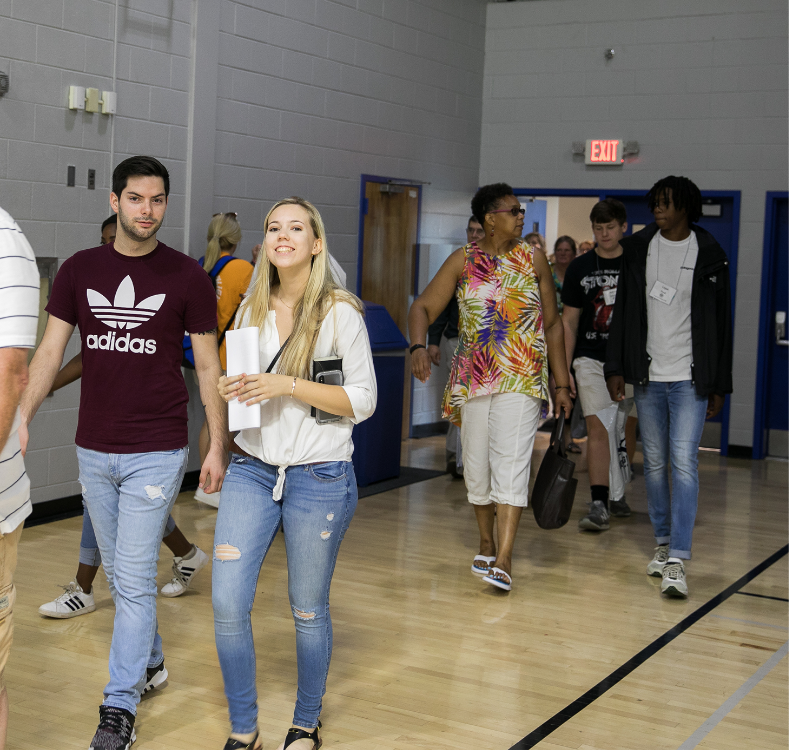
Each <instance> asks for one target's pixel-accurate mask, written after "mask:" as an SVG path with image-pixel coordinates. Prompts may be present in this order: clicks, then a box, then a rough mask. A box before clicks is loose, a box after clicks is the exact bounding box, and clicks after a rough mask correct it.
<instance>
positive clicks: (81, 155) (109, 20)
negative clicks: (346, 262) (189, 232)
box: [0, 0, 192, 502]
mask: <svg viewBox="0 0 793 750" xmlns="http://www.w3.org/2000/svg"><path fill="white" fill-rule="evenodd" d="M191 6H192V3H191V1H190V0H171V1H170V2H169V3H162V4H161V3H154V2H147V0H129V1H128V2H124V3H120V4H119V14H118V50H117V82H116V88H115V90H116V92H117V93H118V114H117V115H116V116H115V134H113V133H112V120H111V118H110V117H108V116H106V115H102V114H100V113H95V114H91V113H87V112H79V111H72V110H69V109H68V107H67V104H68V89H69V86H70V85H79V86H84V87H89V86H94V87H96V88H98V89H99V90H100V91H102V90H113V78H112V76H113V35H114V24H115V3H114V2H108V1H105V0H13V2H11V0H7V1H6V2H0V70H3V71H4V72H7V73H8V74H9V76H10V89H9V92H8V93H7V94H6V95H5V96H4V97H3V98H2V99H0V205H2V206H3V208H5V209H6V210H7V211H9V213H11V215H12V216H14V218H15V219H16V220H17V221H18V222H19V225H20V226H21V228H22V230H23V231H24V232H25V235H26V236H27V238H28V240H29V241H30V243H31V245H32V247H33V249H34V251H35V253H36V255H37V256H39V257H55V258H58V259H60V260H61V261H62V260H64V259H66V258H68V257H70V256H71V255H73V254H74V253H75V252H77V251H79V250H82V249H84V248H87V247H94V246H96V245H97V244H98V243H99V230H100V225H101V223H102V221H103V220H104V219H106V218H107V217H108V216H109V215H110V213H111V211H110V206H109V203H108V199H109V192H110V182H111V175H112V165H111V156H110V150H111V140H112V141H113V144H112V145H113V146H114V157H113V161H114V162H115V163H118V161H120V160H121V159H124V158H126V157H127V156H130V155H132V154H136V153H149V154H152V155H153V156H156V157H157V158H159V159H161V160H162V161H163V162H164V163H165V165H166V166H167V167H168V169H169V171H170V173H171V181H172V193H171V199H170V203H169V208H168V213H167V215H166V220H165V224H164V227H163V229H162V230H161V234H160V237H161V239H162V240H163V241H164V242H166V243H167V244H170V245H172V246H174V247H177V248H179V247H181V240H182V236H183V226H184V195H185V164H186V143H187V138H186V133H187V127H186V125H187V122H186V120H187V96H188V93H187V92H188V85H189V72H190V64H191V61H190V54H191V44H190V36H191V28H190V21H191ZM163 14H167V15H163ZM113 136H114V137H113ZM69 165H74V166H75V167H76V186H75V187H66V176H67V167H68V166H69ZM89 168H91V169H95V170H96V189H95V190H88V189H87V177H88V169H89ZM78 351H79V338H78V336H77V335H75V336H73V337H72V340H71V341H70V342H69V345H68V347H67V350H66V358H67V359H69V358H71V357H72V356H74V355H75V354H76V353H77V352H78ZM78 405H79V384H73V385H70V386H67V387H66V388H64V389H62V390H61V391H59V392H58V393H56V394H55V395H54V396H52V397H49V398H47V399H45V401H44V403H43V405H42V407H41V410H40V412H39V414H38V415H37V416H36V418H35V420H34V421H33V423H32V424H31V442H30V449H29V451H28V454H27V456H26V459H25V461H26V465H27V468H28V473H29V475H30V478H31V485H32V491H31V494H32V498H33V501H34V502H42V501H45V500H52V499H56V498H60V497H65V496H69V495H75V494H79V492H80V485H79V483H78V482H77V461H76V456H75V448H74V434H75V430H76V427H77V409H78Z"/></svg>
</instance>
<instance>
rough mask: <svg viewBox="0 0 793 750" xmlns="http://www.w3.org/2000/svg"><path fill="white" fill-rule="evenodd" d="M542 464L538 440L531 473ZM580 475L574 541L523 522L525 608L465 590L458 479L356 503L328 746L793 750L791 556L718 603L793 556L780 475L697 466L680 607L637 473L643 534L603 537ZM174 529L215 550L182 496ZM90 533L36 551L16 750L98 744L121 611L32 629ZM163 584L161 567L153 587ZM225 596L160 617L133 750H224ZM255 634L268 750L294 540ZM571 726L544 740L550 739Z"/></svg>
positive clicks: (202, 598) (22, 569) (181, 605)
mask: <svg viewBox="0 0 793 750" xmlns="http://www.w3.org/2000/svg"><path fill="white" fill-rule="evenodd" d="M546 445H547V437H544V436H540V437H539V438H538V440H537V445H536V447H535V456H534V457H535V459H537V458H539V457H540V456H541V454H542V451H543V450H544V448H545V446H546ZM404 446H405V447H404V453H405V455H404V457H403V463H404V462H408V463H410V464H411V465H414V466H423V467H426V468H442V467H443V450H444V448H443V441H442V439H441V438H427V439H424V440H414V441H408V442H406V443H405V444H404ZM584 459H585V455H584V456H579V457H577V459H576V460H577V462H578V466H579V473H578V477H579V491H578V497H577V501H576V507H575V509H574V511H573V518H572V520H571V522H570V523H569V524H568V525H567V526H566V527H565V528H563V529H561V530H558V531H541V530H540V529H538V528H537V526H536V524H535V523H534V519H533V517H532V516H531V514H530V512H529V513H527V514H524V516H523V520H522V524H521V528H520V530H519V533H518V540H517V545H516V553H515V560H514V570H513V572H514V587H513V591H512V592H511V593H510V594H504V593H501V592H499V591H497V590H496V589H494V588H492V587H490V586H487V585H486V584H483V583H481V582H480V581H479V580H478V579H477V578H476V577H475V576H474V575H473V574H472V573H470V572H469V568H470V565H471V561H472V559H473V556H474V554H475V553H476V551H477V540H478V537H477V533H476V528H475V524H474V518H473V513H472V511H471V509H470V507H469V506H468V503H467V502H466V500H465V490H464V486H463V483H462V482H460V481H454V480H452V479H451V478H450V477H448V476H443V477H439V478H436V479H432V480H429V481H426V482H422V483H418V484H414V485H411V486H408V487H404V488H401V489H398V490H392V491H389V492H386V493H383V494H379V495H375V496H372V497H369V498H366V499H364V500H361V502H360V504H359V506H358V511H357V513H356V516H355V519H354V520H353V524H352V526H351V528H350V531H349V532H348V534H347V538H346V539H345V541H344V544H343V545H342V549H341V554H340V557H339V562H338V566H337V569H336V575H335V578H334V584H333V591H332V608H333V610H332V611H333V624H334V631H335V644H334V646H335V648H334V654H333V663H332V665H331V672H330V677H329V680H328V689H327V695H326V697H325V702H324V708H323V712H322V719H323V724H324V730H323V737H324V740H325V747H337V748H353V749H356V750H357V749H360V750H364V748H365V749H366V750H404V749H407V748H419V749H420V748H438V749H443V750H447V749H448V750H452V749H454V750H469V749H470V750H507V749H508V748H511V747H513V746H515V747H516V748H529V747H537V748H541V749H542V750H557V749H561V748H578V749H579V750H595V749H597V750H623V749H624V750H665V749H666V748H669V749H670V750H677V749H678V748H681V749H683V748H684V749H685V750H689V749H690V748H693V747H697V748H701V749H702V750H711V749H714V750H715V749H716V748H719V749H720V750H730V749H732V748H734V749H735V750H746V749H747V748H763V749H764V750H772V749H774V748H787V747H788V657H787V656H786V655H785V650H784V649H785V648H786V644H787V641H788V617H787V612H788V604H787V600H788V563H789V557H787V556H781V559H779V560H778V561H776V562H774V563H773V564H770V565H768V566H767V567H766V569H765V570H764V571H763V572H760V573H759V574H757V575H756V576H755V577H754V578H753V579H752V580H750V581H748V582H747V581H743V582H740V583H739V584H737V588H740V591H738V592H736V593H733V594H732V595H729V596H727V595H725V596H724V597H723V601H720V600H719V599H714V597H717V596H718V595H719V594H720V593H721V592H724V591H725V589H728V587H730V586H731V584H734V583H735V582H736V581H739V579H741V577H742V576H744V575H745V574H747V573H748V572H749V571H752V570H753V569H755V567H756V566H758V565H759V564H761V563H763V561H766V560H768V558H769V557H770V556H772V555H773V554H774V553H776V552H778V551H779V550H780V549H781V548H783V547H784V546H785V545H786V544H787V541H788V465H787V463H776V462H772V461H765V462H750V461H747V460H725V459H722V458H720V457H719V456H718V455H717V454H714V453H706V452H702V453H701V454H700V459H701V462H700V468H701V471H700V477H701V493H700V509H699V516H698V520H697V528H696V530H695V537H694V546H695V550H694V554H695V559H694V561H693V562H691V563H690V565H689V566H688V568H687V572H688V583H689V588H690V592H691V593H690V596H689V598H688V599H687V600H682V601H675V600H667V599H664V598H662V597H661V595H660V593H659V585H660V579H657V578H649V577H648V576H647V575H645V571H644V569H645V566H646V564H647V561H648V560H649V558H650V557H651V556H652V552H653V540H652V534H651V529H650V523H649V520H648V517H647V504H646V500H645V495H644V480H643V478H641V476H639V477H637V479H636V480H635V481H634V482H633V483H632V484H631V485H630V486H629V488H628V500H629V502H630V504H631V505H632V507H633V509H634V511H635V513H634V515H633V516H632V517H631V518H630V519H624V520H619V519H615V520H612V525H611V530H610V531H607V532H605V533H602V534H599V535H597V534H590V533H585V532H579V531H578V528H577V520H578V517H579V516H580V515H582V513H583V512H584V511H585V503H586V500H587V496H588V481H587V477H586V473H585V460H584ZM636 461H637V464H638V463H639V462H640V461H641V456H640V455H639V456H638V457H637V459H636ZM638 473H639V474H641V472H640V471H639V472H638ZM174 516H175V518H176V520H177V523H178V524H179V526H180V527H181V528H182V530H183V531H184V532H185V534H186V535H187V537H188V538H190V539H191V540H193V541H195V542H196V543H197V544H198V545H199V546H200V547H201V548H202V549H204V550H205V551H207V552H210V551H211V549H212V535H213V529H214V521H215V512H214V511H213V510H212V509H210V508H208V507H207V506H203V505H199V504H198V503H196V502H195V501H194V500H193V499H192V497H191V495H190V494H188V493H183V494H182V495H180V496H179V498H178V501H177V504H176V506H175V509H174ZM80 527H81V519H80V518H72V519H69V520H65V521H59V522H55V523H50V524H47V525H43V526H38V527H34V528H31V529H27V530H26V531H25V534H24V536H23V538H22V542H21V547H20V553H19V567H18V571H17V577H16V581H17V590H18V598H17V603H16V608H15V622H16V635H15V641H14V645H13V649H12V654H11V660H10V663H9V665H8V668H7V674H6V682H7V685H8V691H9V696H10V703H11V716H10V730H9V747H10V748H20V749H21V748H29V747H57V748H80V749H81V750H82V749H83V748H86V747H87V746H88V742H89V740H90V738H91V737H92V736H93V732H94V730H95V728H96V723H97V720H98V712H97V707H98V705H99V703H100V702H101V700H102V687H103V686H104V684H105V683H106V681H107V679H108V677H107V656H108V649H109V644H110V638H111V633H112V625H113V612H114V610H113V606H112V603H111V600H110V596H109V594H108V589H107V583H106V581H105V580H104V579H103V574H102V573H101V571H100V575H99V577H98V578H97V580H98V581H99V584H98V586H97V605H98V606H97V611H96V612H95V613H93V614H90V615H84V616H81V617H77V618H74V619H71V620H47V619H44V618H41V617H40V616H39V615H38V613H37V608H38V606H39V605H40V604H42V603H43V602H45V601H49V600H50V599H52V598H54V596H56V595H57V594H58V593H60V590H59V589H57V588H56V586H55V584H58V583H66V582H68V581H69V580H70V578H71V577H72V576H73V575H74V572H75V570H76V566H77V553H78V547H79V541H80ZM170 566H171V558H170V556H169V554H168V550H167V549H166V548H163V553H162V559H161V561H160V568H159V582H160V585H162V584H163V583H165V582H167V580H169V578H170ZM210 578H211V575H210V570H209V568H208V567H207V568H206V569H205V570H204V571H203V572H202V573H201V574H200V575H199V576H198V578H197V579H196V581H195V583H194V586H193V588H191V590H190V591H189V592H187V594H185V595H184V596H182V597H180V598H178V599H164V598H160V599H159V602H158V604H159V623H160V632H161V634H162V636H163V640H164V644H165V653H166V664H167V667H168V670H169V672H170V680H169V682H168V685H167V687H166V688H165V689H163V690H161V691H157V692H155V693H154V694H153V695H151V696H147V698H146V699H145V700H144V701H143V703H142V705H141V706H140V708H139V712H138V720H137V726H136V729H137V733H138V742H137V743H136V744H135V748H136V749H137V750H166V749H167V750H188V748H189V749H190V750H193V749H195V748H210V749H216V750H220V748H222V747H223V744H224V742H225V739H226V737H227V732H228V724H227V713H226V702H225V697H224V694H223V685H222V682H221V676H220V670H219V668H218V664H217V656H216V652H215V645H214V638H213V625H212V608H211V599H210ZM734 588H735V587H734ZM728 593H729V592H728ZM747 594H751V595H747ZM709 602H710V605H709V606H710V607H711V608H710V610H709V611H706V610H707V607H706V608H705V610H703V609H701V608H702V607H703V606H705V605H708V603H709ZM689 616H691V618H690V619H689V620H686V618H687V617H689ZM683 621H685V623H684V624H688V625H689V627H688V628H687V629H685V630H684V631H683V632H682V633H680V634H679V635H678V636H677V637H676V638H673V639H671V638H670V637H667V638H666V639H663V638H662V636H664V634H665V633H667V631H670V629H672V628H674V627H675V626H676V625H677V624H678V623H681V622H683ZM254 633H255V638H256V646H257V656H258V684H259V704H260V726H261V730H262V735H263V739H264V748H265V750H270V749H271V748H275V747H276V746H277V745H278V744H279V743H280V742H281V741H282V739H283V737H284V735H285V732H286V729H287V728H288V727H289V725H290V721H291V717H292V708H293V704H294V697H295V686H296V673H295V654H294V626H293V621H292V617H291V614H290V610H289V604H288V601H287V596H286V566H285V555H284V546H283V540H282V538H279V539H278V541H277V542H276V543H275V545H274V547H273V549H272V551H271V553H270V555H269V557H268V559H267V560H266V561H265V564H264V567H263V569H262V574H261V577H260V579H259V588H258V592H257V599H256V603H255V607H254ZM673 634H674V633H673ZM659 639H661V640H659ZM651 644H654V645H652V647H651V648H647V647H648V646H651ZM643 650H644V651H643ZM637 654H639V655H640V656H639V657H638V658H637V659H634V661H633V662H630V663H629V660H631V659H632V658H633V657H636V655H637ZM626 663H629V664H628V667H626V668H625V669H623V670H621V671H620V667H622V665H625V664H626ZM631 666H633V667H635V668H634V669H633V670H632V671H631V670H630V667H631ZM615 671H616V673H617V674H616V675H615V676H614V677H613V678H612V681H611V682H608V683H602V681H603V680H605V679H606V678H607V677H608V676H609V675H612V674H613V673H615ZM620 677H622V679H619V678H620ZM753 677H754V679H753V680H752V678H753ZM598 685H600V686H601V687H600V688H599V689H598V690H596V691H591V689H592V688H594V687H595V686H598ZM588 691H590V693H589V695H588V697H587V696H586V694H587V692H588ZM599 692H602V694H601V695H600V696H599V697H597V698H596V699H594V698H595V696H596V695H597V694H598V693H599ZM582 696H584V699H583V700H582V701H580V702H578V703H575V701H577V700H578V699H579V698H581V697H582ZM730 699H731V700H730ZM571 704H572V705H571ZM576 709H580V710H579V711H578V712H577V713H576ZM560 712H561V716H560V717H558V720H555V721H556V724H554V726H556V728H555V729H554V730H553V731H551V729H552V728H553V727H550V728H549V727H548V725H547V724H545V723H546V722H547V721H548V720H549V719H550V718H551V717H554V716H556V715H557V714H560ZM566 717H569V719H568V720H566V721H565V718H566ZM538 728H540V729H539V731H535V730H538ZM523 738H527V739H526V740H523Z"/></svg>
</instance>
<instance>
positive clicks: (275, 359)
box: [264, 334, 292, 375]
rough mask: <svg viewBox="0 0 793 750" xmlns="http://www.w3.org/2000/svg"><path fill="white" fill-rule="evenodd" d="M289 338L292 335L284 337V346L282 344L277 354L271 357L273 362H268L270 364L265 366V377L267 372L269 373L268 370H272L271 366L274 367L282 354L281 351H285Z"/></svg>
mask: <svg viewBox="0 0 793 750" xmlns="http://www.w3.org/2000/svg"><path fill="white" fill-rule="evenodd" d="M291 338H292V335H291V334H290V335H289V336H287V337H286V341H284V344H283V346H282V347H281V348H280V349H279V350H278V353H277V354H276V355H275V356H274V357H273V361H272V362H270V364H269V365H268V366H267V369H266V370H265V371H264V373H265V375H266V374H267V373H268V372H270V370H272V369H273V366H274V365H275V363H276V362H277V361H278V357H280V356H281V352H283V350H284V349H286V345H287V344H288V343H289V339H291Z"/></svg>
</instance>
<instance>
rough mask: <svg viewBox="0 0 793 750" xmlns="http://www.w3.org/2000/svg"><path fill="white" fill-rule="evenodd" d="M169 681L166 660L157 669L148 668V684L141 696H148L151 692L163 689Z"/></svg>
mask: <svg viewBox="0 0 793 750" xmlns="http://www.w3.org/2000/svg"><path fill="white" fill-rule="evenodd" d="M167 679H168V670H167V669H166V668H165V659H163V660H162V661H161V662H160V663H159V664H158V665H157V666H156V667H146V684H145V685H144V686H143V692H142V693H141V695H146V693H148V692H150V691H151V690H156V689H157V688H159V687H162V686H163V685H164V684H165V681H166V680H167Z"/></svg>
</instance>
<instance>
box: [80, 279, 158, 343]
mask: <svg viewBox="0 0 793 750" xmlns="http://www.w3.org/2000/svg"><path fill="white" fill-rule="evenodd" d="M86 291H87V293H88V305H89V306H90V308H91V312H92V313H93V314H94V316H95V317H96V318H97V320H101V321H102V322H103V323H104V324H105V325H106V326H108V327H109V328H121V329H123V328H127V329H129V328H137V327H138V326H139V325H143V323H145V322H146V321H147V320H150V319H151V318H153V317H154V315H155V314H156V313H157V311H158V310H159V309H160V308H161V307H162V303H163V302H164V301H165V295H164V294H154V295H152V296H151V297H147V298H146V299H144V300H143V301H142V302H138V304H137V305H136V304H135V286H134V284H133V283H132V279H131V278H130V277H129V276H126V277H125V278H124V280H123V281H122V282H121V283H120V284H119V285H118V289H117V290H116V296H115V297H114V298H113V304H112V305H111V304H110V302H109V301H108V299H107V298H106V297H105V296H104V295H103V294H100V293H99V292H97V291H95V290H93V289H87V290H86ZM86 344H87V346H88V348H89V349H105V350H112V349H115V350H116V351H119V352H133V353H135V354H143V353H144V352H145V353H146V354H154V352H155V351H156V350H157V342H156V341H155V339H145V340H144V339H133V338H131V337H130V334H129V333H128V334H127V335H126V336H121V335H119V336H118V338H116V333H115V331H109V332H108V333H106V334H104V335H103V336H97V335H95V334H92V335H90V336H88V337H87V338H86Z"/></svg>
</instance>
